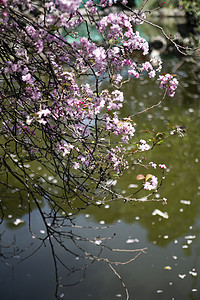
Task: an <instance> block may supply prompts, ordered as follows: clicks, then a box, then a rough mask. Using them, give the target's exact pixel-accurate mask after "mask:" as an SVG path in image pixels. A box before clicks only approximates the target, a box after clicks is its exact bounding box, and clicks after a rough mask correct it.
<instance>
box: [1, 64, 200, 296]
mask: <svg viewBox="0 0 200 300" xmlns="http://www.w3.org/2000/svg"><path fill="white" fill-rule="evenodd" d="M176 62H177V60H176V59H173V60H171V59H168V60H166V65H167V66H168V68H169V70H170V68H171V67H173V66H174V65H175V64H176ZM169 70H168V71H169ZM197 71H198V69H197V67H196V65H192V64H187V63H185V64H183V65H182V66H181V67H180V68H179V69H178V70H177V78H178V80H180V86H179V88H178V91H177V93H176V96H175V98H172V99H171V98H169V97H167V98H166V99H165V100H164V102H163V103H162V104H161V105H160V106H159V107H157V108H155V109H153V110H150V111H148V112H147V113H145V114H142V115H141V116H137V117H135V122H136V123H137V129H138V130H144V129H148V130H150V131H151V130H153V129H154V130H155V131H164V132H167V131H169V128H168V125H167V124H168V123H170V124H172V125H180V126H184V127H186V128H187V132H186V134H185V136H184V137H183V138H181V137H178V136H174V137H173V138H170V139H168V140H166V142H164V143H163V144H162V145H160V146H159V147H157V148H155V149H154V151H152V152H151V153H149V154H148V158H149V159H151V160H152V161H154V162H156V163H165V164H166V165H167V167H168V170H167V171H168V172H167V173H166V180H165V182H164V185H163V186H162V187H161V189H160V190H159V191H158V193H159V195H157V197H158V198H159V197H160V195H161V196H162V197H165V198H167V205H163V204H162V203H159V202H153V203H152V202H150V203H148V204H147V203H146V204H142V203H135V204H130V203H122V202H113V203H111V204H109V205H107V206H102V207H100V208H99V207H89V208H88V210H86V211H84V212H82V214H80V215H79V216H77V217H76V220H75V224H76V225H81V226H86V227H87V226H92V227H93V226H100V227H106V226H107V225H108V226H109V227H108V228H104V229H96V230H94V229H87V228H82V229H81V228H75V229H74V230H75V233H77V234H78V235H80V236H85V237H88V238H91V239H93V238H95V237H98V238H99V239H102V238H106V237H109V236H113V238H112V239H111V240H110V241H107V245H108V246H110V247H112V248H115V249H143V248H147V249H146V250H145V253H142V254H141V255H140V256H139V257H137V258H136V259H135V260H134V261H132V262H131V263H129V264H126V265H123V266H116V267H115V268H116V270H117V272H118V273H119V274H120V276H121V277H122V279H123V281H124V282H125V284H126V286H127V288H128V291H129V295H130V299H134V300H154V299H162V300H169V299H170V300H172V299H176V300H188V299H196V300H198V299H200V239H199V232H200V199H199V198H200V154H199V149H200V139H199V137H200V136H199V128H200V118H199V117H200V101H199V100H200V93H199V91H200V85H199V83H198V81H199V79H198V78H197V76H199V74H198V72H197ZM154 86H155V85H154V84H153V83H152V81H148V80H145V81H144V82H142V81H138V80H132V81H130V83H129V84H128V85H126V87H125V88H124V93H125V99H126V103H125V106H124V108H123V111H122V114H123V116H126V115H128V114H135V113H136V112H138V111H140V110H143V109H145V108H147V107H150V106H151V105H153V104H156V103H157V102H159V100H160V98H161V96H162V93H160V90H159V89H158V88H154ZM144 137H146V136H145V135H144ZM137 185H138V182H137V180H136V173H135V170H134V169H129V170H128V171H127V173H126V174H125V175H124V176H123V178H121V179H120V180H119V181H118V182H117V186H116V187H117V188H118V189H120V191H121V192H123V193H131V192H134V190H135V189H136V188H137ZM9 201H11V200H9ZM15 202H16V199H15V196H14V194H13V203H12V208H11V209H10V210H8V211H6V209H5V212H6V218H5V221H4V223H3V224H2V225H1V229H0V233H1V249H0V253H1V256H0V262H1V264H0V266H1V268H0V299H2V300H11V299H15V300H19V299H21V300H25V299H29V300H35V299H39V300H40V299H47V300H51V299H55V296H54V293H55V286H56V283H55V268H54V264H53V258H52V252H51V249H50V247H49V243H48V240H47V241H46V243H45V244H44V245H42V247H41V248H40V249H39V250H37V251H35V250H36V249H37V247H38V246H39V245H40V241H39V240H37V239H36V238H34V235H33V234H32V233H31V232H29V226H28V225H29V221H30V223H31V229H32V231H33V232H35V233H36V234H38V235H39V236H41V237H43V236H44V234H45V228H44V225H43V222H42V220H41V217H40V216H39V213H38V212H37V210H34V211H33V212H32V213H31V216H29V215H28V214H27V212H24V213H21V214H20V210H17V207H15ZM16 205H18V204H16ZM8 209H9V208H8ZM16 211H17V214H15V212H16ZM156 212H157V213H156ZM161 213H165V215H164V216H165V217H163V215H162V214H161ZM30 217H31V220H30ZM17 219H19V220H21V221H23V223H19V224H18V222H16V220H17ZM66 245H67V246H69V248H70V249H71V250H72V251H73V250H74V251H76V248H75V246H74V245H73V243H71V242H70V240H68V241H66ZM82 246H83V247H84V249H85V251H93V253H98V245H94V246H89V244H88V243H87V242H85V244H84V243H82ZM91 249H92V250H91ZM34 252H35V253H34ZM55 252H56V255H58V256H59V257H60V258H61V259H62V261H63V263H65V264H67V265H68V266H70V267H76V268H79V267H81V266H83V265H84V264H85V263H86V262H85V261H84V260H83V259H81V258H79V257H78V255H77V257H75V256H72V255H70V253H67V252H66V251H63V250H62V248H61V247H57V246H55ZM15 253H16V255H15ZM4 255H5V256H6V257H8V256H9V255H10V257H11V258H10V259H6V260H5V259H4V257H3V256H4ZM133 256H134V255H133V254H132V255H130V254H129V255H128V254H126V253H118V254H117V253H113V252H110V251H108V250H105V251H103V252H102V254H101V257H108V258H109V259H110V260H111V261H115V260H117V261H127V260H129V259H131V258H132V257H133ZM21 258H26V259H25V260H23V261H22V262H21ZM19 262H20V263H19ZM59 268H60V276H62V278H63V282H64V283H65V284H72V283H74V282H77V281H79V280H80V279H81V278H82V276H83V272H82V271H80V272H75V273H74V274H72V275H71V276H68V277H67V276H66V274H67V272H66V270H64V269H63V268H62V267H61V266H59ZM58 295H60V297H61V298H63V299H82V300H86V299H94V300H102V299H105V300H111V299H113V300H114V299H126V296H125V290H124V289H123V287H122V285H121V282H120V280H119V278H118V277H117V276H116V275H115V274H114V273H113V272H112V271H111V269H110V268H109V266H108V264H107V263H103V262H96V263H94V264H92V265H91V266H90V267H89V268H88V269H87V271H86V274H85V278H84V280H83V281H81V282H80V283H78V284H77V285H75V286H71V287H65V288H60V289H59V291H58Z"/></svg>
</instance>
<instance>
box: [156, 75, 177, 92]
mask: <svg viewBox="0 0 200 300" xmlns="http://www.w3.org/2000/svg"><path fill="white" fill-rule="evenodd" d="M158 81H159V82H160V85H159V86H160V88H161V89H163V88H164V89H165V90H166V92H167V93H168V95H169V96H170V97H174V95H175V90H176V88H177V86H178V80H177V79H176V78H175V77H174V75H171V74H165V75H160V76H159V78H158Z"/></svg>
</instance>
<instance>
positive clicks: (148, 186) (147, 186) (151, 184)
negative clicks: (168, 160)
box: [144, 175, 158, 191]
mask: <svg viewBox="0 0 200 300" xmlns="http://www.w3.org/2000/svg"><path fill="white" fill-rule="evenodd" d="M157 186H158V178H157V177H156V176H154V175H153V176H152V177H151V179H150V180H149V181H146V182H145V183H144V190H148V191H151V190H155V189H156V188H157Z"/></svg>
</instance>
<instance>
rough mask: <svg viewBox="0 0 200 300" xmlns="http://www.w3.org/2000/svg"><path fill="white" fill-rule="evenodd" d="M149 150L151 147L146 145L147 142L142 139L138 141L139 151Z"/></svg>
mask: <svg viewBox="0 0 200 300" xmlns="http://www.w3.org/2000/svg"><path fill="white" fill-rule="evenodd" d="M150 149H151V146H150V145H149V144H147V142H146V141H145V140H143V139H141V140H140V144H139V147H138V150H140V151H148V150H150Z"/></svg>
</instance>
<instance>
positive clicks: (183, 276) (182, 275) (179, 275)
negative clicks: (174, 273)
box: [178, 274, 186, 279]
mask: <svg viewBox="0 0 200 300" xmlns="http://www.w3.org/2000/svg"><path fill="white" fill-rule="evenodd" d="M185 276H186V274H178V277H180V278H181V279H184V278H185Z"/></svg>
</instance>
